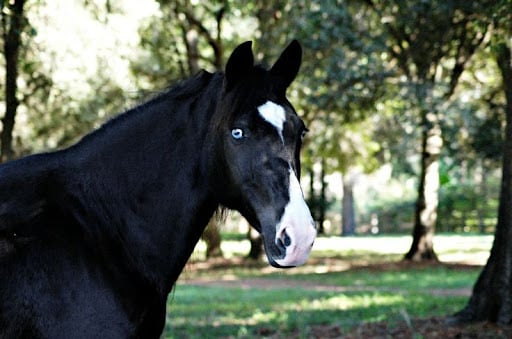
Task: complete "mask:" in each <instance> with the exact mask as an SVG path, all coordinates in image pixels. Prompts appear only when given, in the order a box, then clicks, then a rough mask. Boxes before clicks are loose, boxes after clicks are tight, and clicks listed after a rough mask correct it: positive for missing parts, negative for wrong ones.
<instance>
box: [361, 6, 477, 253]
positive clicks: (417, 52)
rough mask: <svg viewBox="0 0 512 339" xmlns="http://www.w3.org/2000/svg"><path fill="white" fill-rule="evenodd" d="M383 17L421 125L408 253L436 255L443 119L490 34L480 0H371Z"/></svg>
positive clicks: (394, 60) (392, 49)
mask: <svg viewBox="0 0 512 339" xmlns="http://www.w3.org/2000/svg"><path fill="white" fill-rule="evenodd" d="M367 3H368V5H369V6H370V8H372V9H373V10H374V11H375V13H377V14H378V17H379V18H381V21H382V23H383V26H384V28H385V33H386V36H387V39H386V42H387V46H388V53H389V55H390V56H391V57H392V60H393V62H394V63H396V65H397V67H398V69H399V70H400V71H401V74H402V75H403V76H404V77H405V78H406V84H404V85H406V87H405V92H406V93H407V95H409V96H410V97H411V98H413V99H414V104H413V107H416V110H417V116H418V117H419V119H418V120H419V123H418V129H419V130H420V131H421V132H420V133H421V136H420V138H421V143H420V145H421V146H420V148H421V154H420V155H421V160H420V175H419V180H418V196H417V200H416V207H415V213H414V228H413V242H412V245H411V248H410V250H409V252H408V253H407V254H406V255H405V257H404V258H405V259H409V260H437V256H436V254H435V252H434V249H433V241H432V239H433V235H434V230H435V225H436V222H437V207H438V192H439V157H440V154H441V150H442V147H443V138H442V130H441V121H442V119H443V115H442V114H443V111H444V109H443V107H444V105H446V103H447V102H449V100H450V98H451V97H452V95H453V93H454V92H455V88H456V86H457V83H458V81H459V78H460V75H461V74H462V72H463V71H464V68H465V66H466V64H467V62H468V60H469V59H470V58H471V56H472V55H473V53H474V52H475V50H476V48H477V47H478V46H479V45H480V44H481V43H482V41H483V40H484V37H485V26H484V28H483V30H484V32H482V29H481V28H480V27H475V25H474V24H473V21H474V19H475V17H476V16H477V15H478V14H479V11H481V10H482V8H484V7H483V6H484V4H483V3H480V2H478V3H477V2H467V1H462V0H451V1H410V0H383V1H380V0H367Z"/></svg>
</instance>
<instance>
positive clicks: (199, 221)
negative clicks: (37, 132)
mask: <svg viewBox="0 0 512 339" xmlns="http://www.w3.org/2000/svg"><path fill="white" fill-rule="evenodd" d="M197 100H201V98H198V99H197ZM197 104H198V106H199V107H201V109H197V110H195V111H191V112H188V111H187V112H185V111H183V107H184V106H186V105H184V106H181V107H180V106H179V105H180V104H179V103H178V104H177V103H172V102H169V103H166V102H160V103H158V104H156V106H149V107H146V111H145V112H133V113H129V114H138V115H139V117H138V118H139V119H142V120H141V121H140V122H137V121H136V119H135V120H134V121H131V120H130V119H132V118H133V117H128V119H122V120H120V121H119V122H118V123H120V124H122V125H121V126H119V129H118V130H116V131H114V128H116V127H117V126H111V129H112V130H113V131H112V132H109V131H106V132H105V133H103V132H101V131H100V133H98V140H91V141H87V142H88V143H90V145H87V151H86V153H85V154H87V156H86V157H85V159H86V160H85V161H84V160H83V159H82V160H81V161H80V166H81V167H82V168H79V169H77V170H78V171H79V174H78V176H76V177H77V178H79V180H80V181H81V182H80V183H74V185H75V186H74V187H73V188H72V191H73V192H72V193H73V194H75V195H77V197H76V198H77V199H78V200H80V201H81V205H82V206H80V207H81V208H80V209H83V208H84V207H85V208H86V210H85V211H84V210H81V211H80V212H79V213H80V214H82V215H79V216H78V218H77V219H80V218H84V220H88V219H89V220H90V218H91V217H92V218H93V220H90V221H91V223H90V224H88V225H87V222H84V224H86V225H83V226H84V227H90V225H91V224H94V223H95V222H96V223H97V220H102V221H104V224H102V225H101V227H103V228H104V230H100V232H97V231H96V230H95V233H99V234H101V232H103V231H105V232H106V233H107V234H109V235H110V239H108V241H112V240H114V241H121V240H120V239H119V234H121V235H122V237H123V239H122V243H121V246H122V249H123V251H124V253H122V255H123V256H125V257H126V259H127V260H126V261H127V264H128V265H133V266H134V267H136V269H137V271H139V272H140V273H143V274H144V276H145V277H146V278H147V279H148V280H150V281H151V282H152V283H154V284H157V285H159V288H161V289H163V292H165V291H166V290H168V289H170V288H171V287H172V284H173V283H174V282H175V280H176V279H177V277H178V275H179V273H180V272H181V270H182V268H183V267H184V265H185V263H186V261H187V259H188V258H189V256H190V254H191V252H192V250H193V248H194V246H195V244H196V243H197V241H198V240H199V237H200V235H201V233H202V231H203V229H204V227H205V226H206V224H207V223H208V220H209V218H210V217H211V215H212V214H213V213H214V211H215V209H216V208H217V204H218V203H217V202H215V201H214V200H213V199H212V197H211V196H210V192H209V189H208V187H209V186H210V185H209V183H208V182H207V180H208V179H207V178H206V177H205V176H203V175H201V172H202V171H201V165H202V164H201V162H202V161H203V159H201V157H202V152H201V149H200V148H201V147H202V145H203V143H204V142H205V139H204V138H205V136H206V135H207V128H208V120H209V117H210V116H211V112H212V111H213V110H214V107H215V102H214V101H212V100H208V102H199V103H197ZM188 106H190V103H189V105H188ZM169 107H170V108H169ZM169 109H171V110H174V111H175V112H171V111H169ZM205 112H206V114H205ZM200 115H201V116H200ZM190 121H194V122H195V123H196V125H194V126H191V125H190ZM114 123H116V122H114ZM114 132H115V133H114ZM109 133H111V134H109ZM91 145H96V147H95V149H94V150H91V149H90V147H91ZM91 151H92V152H91ZM78 154H80V152H78ZM94 219H95V220H94ZM117 245H119V244H117ZM105 246H108V242H107V243H106V245H105ZM106 252H107V253H108V249H107V250H106Z"/></svg>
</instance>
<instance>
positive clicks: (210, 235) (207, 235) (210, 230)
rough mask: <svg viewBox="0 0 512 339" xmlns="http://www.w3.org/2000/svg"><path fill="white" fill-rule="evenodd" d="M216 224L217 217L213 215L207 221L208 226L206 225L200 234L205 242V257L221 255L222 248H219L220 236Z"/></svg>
mask: <svg viewBox="0 0 512 339" xmlns="http://www.w3.org/2000/svg"><path fill="white" fill-rule="evenodd" d="M217 224H218V221H217V218H216V217H215V216H214V217H213V218H212V219H211V220H210V222H209V223H208V226H206V229H205V230H204V232H203V235H202V238H203V240H204V242H205V243H206V258H216V257H222V250H221V248H220V243H221V240H222V238H221V236H220V231H219V228H218V226H217Z"/></svg>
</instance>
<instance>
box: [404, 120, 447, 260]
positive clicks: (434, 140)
mask: <svg viewBox="0 0 512 339" xmlns="http://www.w3.org/2000/svg"><path fill="white" fill-rule="evenodd" d="M422 116H423V128H424V130H423V136H422V154H421V175H420V180H419V185H418V198H417V201H416V210H415V215H414V228H413V241H412V245H411V248H410V250H409V252H408V253H407V254H406V255H405V257H404V259H406V260H437V255H436V254H435V252H434V246H433V241H432V240H433V237H434V231H435V225H436V221H437V205H438V200H439V155H440V153H441V148H442V145H443V141H442V138H441V128H440V126H439V122H438V116H437V114H435V113H423V114H422Z"/></svg>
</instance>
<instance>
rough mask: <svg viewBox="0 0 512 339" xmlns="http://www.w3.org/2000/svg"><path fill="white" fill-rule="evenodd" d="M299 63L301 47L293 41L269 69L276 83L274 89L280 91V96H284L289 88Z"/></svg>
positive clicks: (297, 70)
mask: <svg viewBox="0 0 512 339" xmlns="http://www.w3.org/2000/svg"><path fill="white" fill-rule="evenodd" d="M301 61H302V47H300V44H299V42H298V41H297V40H293V41H292V42H291V43H290V44H289V45H288V47H286V48H285V50H284V51H283V53H281V55H280V56H279V58H278V59H277V61H276V63H275V64H274V66H272V68H271V69H270V72H271V73H272V75H274V76H275V78H276V80H277V82H278V83H277V86H276V89H277V90H278V91H282V93H280V94H283V95H284V92H286V89H287V88H288V86H290V84H291V83H292V81H293V80H294V79H295V77H296V76H297V73H298V72H299V68H300V63H301Z"/></svg>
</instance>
